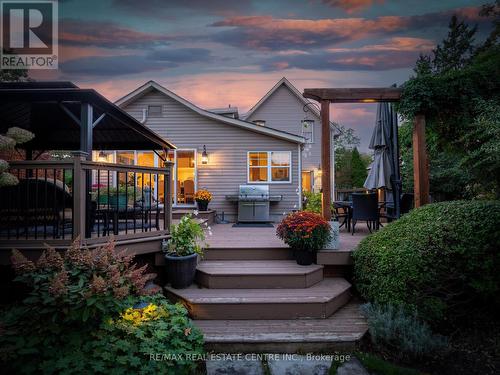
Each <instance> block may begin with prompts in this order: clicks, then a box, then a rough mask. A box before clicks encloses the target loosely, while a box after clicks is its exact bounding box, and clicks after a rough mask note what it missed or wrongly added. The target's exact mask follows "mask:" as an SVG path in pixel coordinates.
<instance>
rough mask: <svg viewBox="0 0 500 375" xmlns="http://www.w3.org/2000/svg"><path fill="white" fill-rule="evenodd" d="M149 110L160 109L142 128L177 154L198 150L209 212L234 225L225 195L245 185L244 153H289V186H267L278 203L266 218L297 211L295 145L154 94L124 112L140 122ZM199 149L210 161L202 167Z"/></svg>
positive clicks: (200, 179)
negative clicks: (209, 195) (166, 142)
mask: <svg viewBox="0 0 500 375" xmlns="http://www.w3.org/2000/svg"><path fill="white" fill-rule="evenodd" d="M148 105H161V106H162V117H151V118H148V119H147V120H146V122H145V125H146V126H148V127H149V128H150V129H151V130H153V131H155V132H156V133H158V134H159V135H160V136H162V137H165V138H167V139H169V140H170V141H171V142H172V143H174V145H175V146H176V147H177V148H178V149H184V148H185V149H196V150H197V154H198V155H197V157H198V160H197V183H198V189H200V188H204V189H207V190H209V191H210V192H212V193H213V200H212V202H211V203H210V207H211V208H213V209H215V210H217V212H218V213H219V214H220V213H221V212H224V214H225V217H226V219H227V220H232V221H234V220H235V218H236V215H237V204H236V203H233V202H228V201H227V200H226V199H225V196H226V195H234V194H237V193H238V186H239V185H240V184H246V183H247V152H248V151H290V152H291V154H292V182H291V183H284V184H269V187H270V194H272V195H277V194H281V195H283V200H282V201H281V202H279V203H276V204H274V203H273V204H271V216H272V218H273V220H275V221H276V220H278V219H279V218H280V217H282V215H283V213H284V212H289V211H291V210H294V209H297V208H298V206H299V203H298V202H299V197H300V196H299V195H298V194H297V189H298V186H299V173H298V155H299V151H298V145H297V144H296V143H294V142H291V141H286V140H282V139H278V138H274V137H271V136H268V135H264V134H258V133H255V132H252V131H249V130H245V129H242V128H238V127H237V126H235V125H231V124H225V123H223V122H219V121H216V120H213V119H209V118H206V117H204V116H201V115H199V114H197V113H195V112H193V111H192V110H191V109H189V108H187V107H186V106H184V105H183V104H181V103H179V102H177V101H176V100H174V99H172V98H170V97H168V96H166V95H164V94H162V93H160V92H158V91H156V90H153V91H150V92H147V93H145V94H144V95H142V96H140V97H139V98H137V99H136V100H135V101H133V102H131V103H129V104H127V105H125V106H123V109H124V110H125V111H127V112H128V113H129V114H131V115H132V116H134V117H135V118H137V119H139V120H141V119H142V111H143V109H145V108H147V106H148ZM203 145H205V146H206V149H207V152H208V156H209V163H208V164H207V165H202V164H201V153H202V150H203Z"/></svg>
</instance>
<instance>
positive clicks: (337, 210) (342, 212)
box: [332, 202, 351, 232]
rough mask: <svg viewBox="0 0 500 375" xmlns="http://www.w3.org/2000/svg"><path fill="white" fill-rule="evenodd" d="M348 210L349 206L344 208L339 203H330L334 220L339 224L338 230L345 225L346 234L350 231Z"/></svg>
mask: <svg viewBox="0 0 500 375" xmlns="http://www.w3.org/2000/svg"><path fill="white" fill-rule="evenodd" d="M349 210H350V208H349V206H346V205H344V204H341V203H339V202H333V203H332V214H333V217H334V218H335V220H336V221H338V222H339V223H340V226H339V228H342V227H343V226H344V225H345V227H346V228H347V231H348V232H350V231H351V225H350V224H351V223H350V212H349ZM341 219H342V220H341Z"/></svg>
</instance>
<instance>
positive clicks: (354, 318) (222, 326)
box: [193, 300, 368, 353]
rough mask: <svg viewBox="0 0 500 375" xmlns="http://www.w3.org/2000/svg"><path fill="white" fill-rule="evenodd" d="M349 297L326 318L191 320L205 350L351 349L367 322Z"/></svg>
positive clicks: (314, 350) (329, 350) (266, 351)
mask: <svg viewBox="0 0 500 375" xmlns="http://www.w3.org/2000/svg"><path fill="white" fill-rule="evenodd" d="M359 307H360V303H359V302H358V301H354V300H351V301H350V302H349V303H347V304H346V305H345V306H343V307H342V308H340V309H339V310H338V311H337V312H335V313H334V314H333V315H331V316H330V317H328V318H327V319H298V320H256V319H252V320H194V321H193V322H194V324H195V325H196V326H198V327H199V328H200V329H201V330H202V332H203V336H204V340H205V346H206V349H207V350H213V351H215V352H217V353H297V352H303V353H308V352H327V353H328V352H331V353H333V352H335V351H339V350H353V349H354V348H355V345H356V343H357V342H359V340H361V338H362V337H363V336H364V335H365V334H366V332H367V330H368V325H367V323H366V319H365V318H364V317H363V315H362V314H361V311H360V308H359Z"/></svg>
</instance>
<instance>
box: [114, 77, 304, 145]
mask: <svg viewBox="0 0 500 375" xmlns="http://www.w3.org/2000/svg"><path fill="white" fill-rule="evenodd" d="M151 90H157V91H159V92H160V93H162V94H164V95H166V96H168V97H170V98H171V99H173V100H175V101H177V102H178V103H180V104H182V105H184V106H185V107H187V108H189V109H190V110H192V111H193V112H195V113H197V114H199V115H201V116H203V117H206V118H210V119H212V120H216V121H219V122H222V123H225V124H229V125H233V126H237V127H240V128H242V129H246V130H249V131H253V132H255V133H260V134H265V135H269V136H271V137H274V138H279V139H283V140H286V141H290V142H294V143H299V144H301V143H304V138H303V137H301V136H298V135H295V134H291V133H287V132H284V131H280V130H276V129H272V128H269V127H263V126H259V125H256V124H254V123H251V122H247V121H243V120H239V119H234V118H230V117H227V116H223V115H219V114H216V113H213V112H209V111H206V110H204V109H202V108H199V107H197V106H196V105H194V104H193V103H191V102H189V101H188V100H186V99H184V98H182V97H181V96H179V95H177V94H175V93H174V92H172V91H170V90H168V89H166V88H165V87H163V86H161V85H160V84H158V83H156V82H155V81H149V82H146V83H145V84H144V85H142V86H140V87H138V88H137V89H135V90H134V91H132V92H131V93H129V94H128V95H125V96H124V97H122V98H121V99H118V100H117V101H116V103H115V104H116V105H118V106H120V107H123V106H125V105H128V104H130V103H131V102H133V101H135V100H137V99H138V98H140V97H141V96H143V95H145V94H146V93H148V92H150V91H151Z"/></svg>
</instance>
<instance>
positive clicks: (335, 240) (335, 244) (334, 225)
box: [323, 221, 340, 250]
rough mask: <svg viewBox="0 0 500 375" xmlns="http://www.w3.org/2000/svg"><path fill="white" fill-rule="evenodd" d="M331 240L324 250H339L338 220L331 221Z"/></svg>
mask: <svg viewBox="0 0 500 375" xmlns="http://www.w3.org/2000/svg"><path fill="white" fill-rule="evenodd" d="M328 223H329V224H330V241H329V242H327V243H326V244H325V246H324V247H323V250H338V249H339V247H340V223H339V222H338V221H329V222H328Z"/></svg>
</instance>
